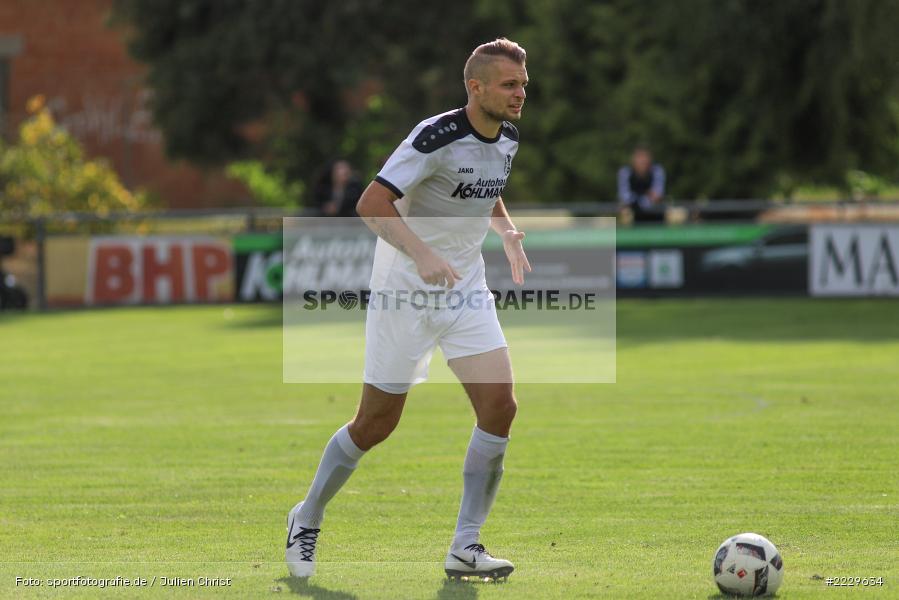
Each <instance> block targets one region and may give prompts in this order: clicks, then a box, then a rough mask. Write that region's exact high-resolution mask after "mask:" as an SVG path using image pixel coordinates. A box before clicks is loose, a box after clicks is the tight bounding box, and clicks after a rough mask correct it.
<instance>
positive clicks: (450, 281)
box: [415, 252, 462, 288]
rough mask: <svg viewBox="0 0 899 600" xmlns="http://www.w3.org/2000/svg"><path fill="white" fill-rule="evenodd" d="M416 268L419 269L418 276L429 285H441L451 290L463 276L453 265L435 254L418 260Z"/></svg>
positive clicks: (431, 253)
mask: <svg viewBox="0 0 899 600" xmlns="http://www.w3.org/2000/svg"><path fill="white" fill-rule="evenodd" d="M415 266H416V267H417V268H418V276H419V277H421V279H422V281H424V282H425V283H427V284H428V285H440V286H446V287H448V288H451V287H453V286H454V285H455V284H456V282H457V281H459V280H460V279H462V276H461V275H459V273H458V272H457V271H456V270H455V269H454V268H453V266H452V265H451V264H449V263H448V262H446V261H445V260H443V259H442V258H440V257H439V256H437V255H436V254H434V253H433V252H428V253H427V254H426V255H424V256H422V257H421V258H419V259H418V260H416V261H415Z"/></svg>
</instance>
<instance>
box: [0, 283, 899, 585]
mask: <svg viewBox="0 0 899 600" xmlns="http://www.w3.org/2000/svg"><path fill="white" fill-rule="evenodd" d="M0 340H2V342H3V358H2V360H0V398H2V401H0V406H2V419H0V456H2V459H0V460H2V466H3V478H2V479H3V484H2V486H0V596H2V597H29V596H59V595H65V596H67V597H68V596H79V597H84V598H95V597H98V596H101V595H102V596H115V597H122V598H126V597H127V598H131V597H144V596H149V595H159V596H166V597H168V596H172V597H183V598H188V597H190V598H193V597H235V598H248V597H271V596H272V595H273V594H278V593H280V594H282V595H290V594H297V595H299V596H300V597H306V598H317V599H326V600H351V599H354V598H358V599H360V600H361V599H366V598H390V599H395V598H426V599H434V598H437V599H465V600H474V599H482V600H488V599H492V598H505V599H518V598H550V599H554V598H559V599H563V598H564V599H569V598H593V597H600V598H666V599H667V598H710V597H716V595H717V590H716V588H715V586H714V584H713V582H712V577H711V560H712V555H713V553H714V551H715V549H716V547H717V546H718V544H719V543H720V542H721V541H722V540H723V539H724V538H725V537H727V536H729V535H731V534H735V533H739V532H742V531H755V532H758V533H761V534H763V535H766V536H768V537H769V538H770V539H771V540H772V541H773V542H774V543H775V544H777V545H778V547H779V548H780V550H781V552H782V555H783V558H784V563H785V569H786V577H785V581H784V584H783V587H782V588H781V591H780V593H779V594H778V596H779V597H782V598H791V599H792V598H831V597H832V598H841V597H847V598H874V597H877V598H886V597H899V384H897V376H899V303H897V302H890V301H824V300H818V301H813V300H804V299H793V300H729V299H728V300H709V301H659V302H648V301H621V302H619V304H618V355H617V356H618V369H617V379H618V383H617V384H609V385H565V386H562V385H537V384H531V385H521V386H519V387H518V390H517V391H518V398H519V402H520V406H521V408H520V411H519V416H518V419H517V421H516V424H515V426H514V428H513V432H512V441H511V443H510V446H509V450H508V454H507V456H506V474H505V478H504V480H503V485H502V489H501V490H500V495H499V499H498V501H497V505H496V507H495V509H494V511H493V514H492V515H491V518H490V520H489V521H488V523H487V526H486V527H485V529H484V532H483V535H482V539H483V541H485V542H486V544H487V546H488V548H489V549H493V550H494V551H495V553H496V554H498V555H501V556H504V557H508V558H509V559H511V560H512V561H513V562H515V563H516V566H517V570H516V572H515V573H514V574H513V575H512V577H510V579H509V581H508V583H506V584H501V585H493V584H448V583H447V582H446V581H445V578H444V576H443V571H442V560H443V557H444V555H445V552H446V547H447V545H448V543H449V541H450V536H451V533H452V529H453V526H454V523H455V517H456V511H457V508H458V501H459V496H460V493H461V465H462V459H463V457H464V452H465V446H466V444H467V441H468V437H469V435H470V430H471V426H472V424H473V418H472V415H471V412H470V409H469V407H468V405H467V402H466V400H465V398H464V396H463V393H462V390H461V387H460V386H458V385H451V384H431V385H423V386H419V387H417V388H415V389H414V390H413V391H412V393H411V395H410V399H409V402H408V404H407V408H406V414H405V416H404V420H403V422H402V423H401V424H400V427H399V428H398V430H397V431H396V433H395V434H394V436H393V437H392V438H391V439H390V440H388V441H387V442H386V443H385V444H383V445H382V446H379V447H377V448H376V449H375V450H373V451H372V452H371V453H369V454H368V455H367V456H366V457H365V458H363V460H362V463H361V465H360V468H359V470H358V471H357V472H356V474H355V475H354V476H353V478H352V479H350V481H349V483H348V484H347V486H346V487H345V488H344V490H343V491H342V492H341V494H340V495H339V496H338V497H337V498H336V499H335V501H334V502H333V503H332V504H331V505H330V507H329V511H328V519H327V521H326V523H325V528H324V531H323V534H322V535H323V537H322V541H321V547H320V553H319V557H320V559H321V561H322V562H321V563H320V566H319V574H318V575H317V576H316V577H314V578H313V579H312V580H310V582H308V583H305V584H301V583H299V582H295V581H292V580H291V579H289V578H288V577H287V570H286V567H285V566H284V565H283V563H282V560H283V544H284V529H285V527H284V526H285V522H284V521H285V517H286V513H287V511H288V509H289V508H290V507H291V506H292V505H293V504H294V503H295V502H296V501H297V500H298V499H299V498H301V497H302V495H303V494H304V492H305V489H306V486H307V485H308V483H309V481H310V479H311V477H312V475H313V473H314V470H315V467H316V465H317V462H318V459H319V456H320V452H321V449H322V447H323V445H324V443H325V442H326V441H327V439H328V438H329V437H330V436H331V434H332V433H333V432H334V430H336V429H337V428H338V427H339V426H340V425H341V424H343V423H344V422H346V421H347V420H348V419H349V418H350V417H351V415H352V412H353V410H354V408H355V405H356V402H357V397H358V394H359V389H360V386H359V385H358V384H341V385H309V386H303V385H285V384H282V383H281V328H280V308H279V307H185V308H172V309H152V308H141V309H121V310H108V311H85V312H64V313H56V314H48V315H26V316H11V315H0ZM79 575H80V576H85V577H116V576H122V577H129V578H132V579H133V578H137V577H145V578H147V579H148V580H152V578H154V577H156V578H157V579H156V583H155V585H154V586H153V587H149V586H148V587H145V588H141V589H137V588H129V589H106V590H99V589H97V588H92V587H82V588H78V589H71V588H66V589H63V590H62V591H60V590H58V589H57V590H53V589H51V588H50V587H49V584H48V583H47V581H46V579H47V578H56V577H58V578H67V577H74V576H79ZM16 576H20V577H31V578H37V579H42V580H44V583H43V585H41V586H40V587H30V588H25V587H23V586H19V587H16V580H15V578H16ZM201 576H205V577H230V578H231V579H232V585H231V586H230V587H225V588H221V587H212V588H210V587H190V588H186V587H181V588H168V587H162V586H161V579H160V578H162V577H184V578H197V577H201ZM838 576H882V577H883V579H884V585H883V586H882V587H877V588H864V589H850V588H833V587H826V586H825V581H824V580H823V579H822V578H826V577H838Z"/></svg>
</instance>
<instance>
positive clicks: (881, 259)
mask: <svg viewBox="0 0 899 600" xmlns="http://www.w3.org/2000/svg"><path fill="white" fill-rule="evenodd" d="M808 278H809V292H810V293H811V295H812V296H899V225H888V224H885V225H873V224H872V225H815V226H813V227H812V228H811V261H810V262H809V273H808Z"/></svg>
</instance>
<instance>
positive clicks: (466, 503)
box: [453, 426, 509, 549]
mask: <svg viewBox="0 0 899 600" xmlns="http://www.w3.org/2000/svg"><path fill="white" fill-rule="evenodd" d="M508 443H509V438H504V437H499V436H496V435H492V434H489V433H487V432H486V431H483V430H482V429H479V428H478V427H477V426H475V428H474V431H473V432H472V434H471V442H469V444H468V454H467V455H466V456H465V466H464V467H463V469H462V480H463V482H464V487H463V491H462V506H461V507H460V508H459V520H458V521H457V523H456V535H455V537H454V539H453V547H454V548H459V549H461V548H464V547H465V546H468V545H470V544H476V543H478V538H479V536H480V533H481V527H482V526H483V525H484V521H486V520H487V515H488V514H490V508H491V507H492V506H493V500H494V499H495V498H496V491H497V490H498V489H499V482H500V479H502V477H503V456H505V454H506V445H507V444H508Z"/></svg>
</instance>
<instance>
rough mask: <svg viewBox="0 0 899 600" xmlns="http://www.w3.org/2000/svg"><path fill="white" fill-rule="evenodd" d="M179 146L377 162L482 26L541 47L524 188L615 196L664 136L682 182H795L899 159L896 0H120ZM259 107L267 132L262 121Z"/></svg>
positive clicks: (515, 196) (686, 186) (453, 93)
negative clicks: (628, 165) (258, 126)
mask: <svg viewBox="0 0 899 600" xmlns="http://www.w3.org/2000/svg"><path fill="white" fill-rule="evenodd" d="M116 12H117V15H118V19H119V21H121V22H125V23H129V24H130V26H131V30H132V35H131V37H130V40H131V42H130V48H131V51H132V53H133V54H134V56H136V57H137V58H138V59H140V60H143V61H145V62H147V63H148V64H149V66H150V69H149V76H148V77H149V84H150V85H151V86H152V88H153V89H154V91H155V100H154V114H155V118H156V121H157V123H158V124H159V126H160V127H161V128H162V129H163V131H164V132H165V136H166V141H167V145H168V149H169V152H170V153H171V154H172V155H173V156H176V157H181V158H187V159H190V160H193V161H197V162H201V163H224V162H228V161H232V160H235V159H246V158H253V159H258V160H261V161H262V162H263V163H264V164H265V165H267V166H268V167H269V168H271V169H272V170H273V171H274V172H280V173H285V174H286V176H287V177H288V178H290V179H304V178H308V177H309V176H310V175H311V174H312V173H314V172H316V170H317V168H318V167H319V166H320V165H321V164H322V163H324V162H326V161H327V160H329V159H331V158H333V157H334V156H336V155H343V156H347V157H348V158H350V159H351V160H353V161H354V162H355V163H356V164H357V165H358V166H360V167H361V168H362V170H363V171H364V172H365V174H366V175H370V174H372V173H373V172H374V171H375V170H376V169H377V168H378V166H379V164H380V162H381V161H382V160H383V159H384V158H385V157H386V156H387V154H389V152H390V151H391V150H392V149H393V147H394V146H395V145H396V144H397V143H398V142H399V140H400V139H401V138H402V137H403V136H404V135H406V133H407V132H408V131H409V130H410V129H411V127H412V126H413V125H414V124H415V123H417V122H418V121H419V120H420V119H422V118H424V117H426V116H428V115H431V114H435V113H438V112H442V111H444V110H448V109H450V108H453V107H456V106H460V105H462V104H463V103H464V102H465V95H464V88H463V86H462V81H461V70H462V65H463V63H464V60H465V58H466V56H467V55H468V53H469V52H470V51H471V49H472V48H473V47H474V46H475V45H476V44H477V43H479V42H482V41H486V40H489V39H493V38H495V37H498V36H500V35H505V36H507V37H509V38H511V39H515V40H516V41H519V42H520V43H521V44H522V45H523V46H524V47H525V48H526V49H527V51H528V71H529V75H530V79H531V85H530V86H529V88H528V93H529V97H528V103H527V105H526V107H525V112H524V117H523V119H522V121H521V123H520V124H519V125H520V126H519V128H520V130H521V133H522V145H521V149H520V152H519V157H518V158H517V159H516V165H515V171H514V176H513V177H512V179H511V182H510V186H509V188H508V189H507V191H506V194H505V195H506V197H507V198H509V199H510V200H513V201H514V200H527V201H542V202H551V201H587V200H609V199H612V197H613V195H614V178H615V171H616V170H617V168H618V166H620V165H621V164H622V163H623V162H624V161H626V160H627V157H628V154H629V151H630V149H631V148H632V146H633V145H634V144H635V143H638V142H643V143H649V144H650V145H651V146H652V148H653V149H654V151H655V154H656V157H657V159H658V160H659V161H660V162H662V163H663V164H664V165H665V167H666V169H667V171H668V173H669V176H670V186H669V191H670V192H671V193H672V194H673V195H675V196H678V197H682V198H694V197H751V196H754V197H757V196H768V195H771V194H772V193H786V194H789V192H790V190H792V189H793V188H794V187H795V186H797V185H799V184H801V183H808V182H815V183H830V184H836V185H841V186H844V185H845V182H846V181H847V173H848V172H850V171H856V170H860V171H862V172H866V173H871V174H873V175H876V176H879V177H888V178H889V177H895V176H896V175H897V165H899V160H897V159H899V125H897V123H899V101H897V97H899V94H897V84H899V42H897V36H896V35H895V31H897V30H899V0H855V1H853V2H845V1H844V0H787V1H775V0H757V1H752V0H679V1H678V2H669V1H666V0H605V1H603V2H585V1H583V0H553V1H549V0H517V1H513V2H509V1H504V2H499V1H498V0H460V1H459V2H454V3H444V4H442V5H440V6H438V5H436V4H429V3H423V4H422V3H416V2H412V1H411V0H396V1H392V2H391V1H388V0H372V1H363V0H347V1H345V2H315V1H313V0H270V1H268V2H253V1H251V0H119V2H118V3H117V11H116ZM255 123H263V124H264V126H263V128H262V129H263V130H264V131H265V134H264V135H262V136H256V137H253V136H251V135H247V131H248V128H249V126H250V125H253V124H255Z"/></svg>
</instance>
